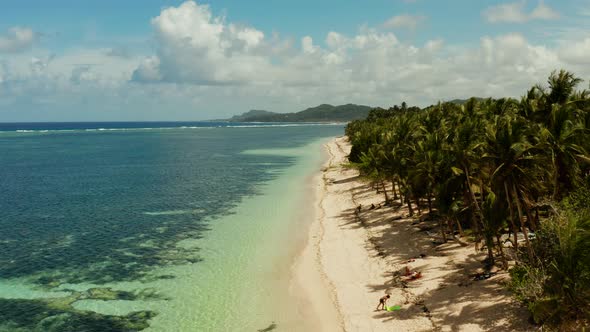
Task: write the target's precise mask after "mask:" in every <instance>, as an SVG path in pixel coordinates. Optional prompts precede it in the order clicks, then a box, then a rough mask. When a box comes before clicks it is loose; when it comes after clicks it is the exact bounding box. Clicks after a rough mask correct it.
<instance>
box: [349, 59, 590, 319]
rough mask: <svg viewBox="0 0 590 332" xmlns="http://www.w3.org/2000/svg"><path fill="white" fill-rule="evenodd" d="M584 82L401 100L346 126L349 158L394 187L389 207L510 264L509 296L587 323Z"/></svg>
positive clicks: (588, 104)
mask: <svg viewBox="0 0 590 332" xmlns="http://www.w3.org/2000/svg"><path fill="white" fill-rule="evenodd" d="M580 83H581V80H580V79H579V78H577V77H575V76H574V75H573V74H572V73H570V72H567V71H563V70H561V71H559V72H553V73H552V74H551V75H550V77H549V79H548V86H546V87H544V86H540V85H538V86H534V87H532V88H531V89H530V90H528V91H527V92H526V94H525V95H524V96H523V97H522V98H520V100H515V99H510V98H502V99H475V98H472V99H470V100H468V101H467V102H465V103H453V102H449V103H439V104H437V105H433V106H429V107H426V108H424V109H420V108H418V107H408V106H407V105H406V104H405V103H404V104H402V105H401V107H399V106H394V107H392V108H390V109H380V108H378V109H373V110H371V112H370V113H369V115H368V117H367V118H366V119H365V120H359V121H353V122H351V123H349V125H348V126H347V128H346V135H347V136H348V137H349V139H350V141H351V143H352V150H351V154H350V156H349V159H350V161H351V162H352V163H353V164H354V165H356V166H357V167H358V168H359V170H360V171H361V174H363V175H365V176H367V177H369V178H371V179H372V180H373V181H374V182H375V183H376V184H378V185H379V186H381V187H382V188H383V189H385V188H393V189H392V190H391V191H390V193H388V192H387V191H385V190H384V193H385V195H386V196H385V199H386V200H389V198H390V197H393V198H394V199H395V200H397V199H399V201H397V202H401V203H402V204H404V206H407V208H408V210H409V214H410V215H414V214H415V213H416V212H418V213H421V212H422V209H424V210H427V211H428V212H429V213H431V214H433V215H436V216H437V218H435V220H438V221H439V226H440V227H439V228H440V235H441V237H442V238H443V241H447V239H449V238H456V234H460V235H469V236H472V237H473V239H474V240H475V243H476V249H477V250H485V251H486V252H487V259H486V261H485V263H486V266H487V267H488V268H491V267H492V266H494V265H498V266H499V267H501V268H504V269H508V268H509V266H511V265H515V266H514V267H512V268H510V271H511V275H512V276H513V278H512V289H513V290H514V291H515V293H516V294H517V296H518V297H519V298H520V299H521V300H522V301H523V302H525V303H526V304H527V306H528V308H529V309H530V310H531V313H532V315H533V318H534V319H535V321H536V322H537V323H550V324H553V325H554V326H555V325H558V324H562V325H561V326H564V325H563V324H566V322H569V323H568V324H571V322H577V324H583V323H584V322H587V319H588V317H589V309H590V250H589V249H590V248H589V247H590V233H589V232H590V190H589V189H588V188H590V177H589V174H590V163H589V161H590V159H589V157H588V151H590V135H589V130H588V128H589V124H590V91H588V90H576V88H577V86H578V85H579V84H580ZM391 183H393V186H390V184H391ZM388 190H389V189H388ZM391 204H394V202H391ZM416 210H417V211H416ZM465 233H467V234H465ZM480 246H481V248H480ZM484 248H485V249H484ZM514 262H515V264H514Z"/></svg>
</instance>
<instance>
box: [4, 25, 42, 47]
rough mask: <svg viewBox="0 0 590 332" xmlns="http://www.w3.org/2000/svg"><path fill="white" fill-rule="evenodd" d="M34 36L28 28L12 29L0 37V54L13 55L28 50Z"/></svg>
mask: <svg viewBox="0 0 590 332" xmlns="http://www.w3.org/2000/svg"><path fill="white" fill-rule="evenodd" d="M35 38H36V35H35V33H34V32H33V30H31V29H30V28H23V27H12V28H10V29H8V32H7V33H5V34H4V35H0V53H3V52H4V53H15V52H21V51H24V50H27V49H30V48H31V46H32V45H33V42H34V41H35Z"/></svg>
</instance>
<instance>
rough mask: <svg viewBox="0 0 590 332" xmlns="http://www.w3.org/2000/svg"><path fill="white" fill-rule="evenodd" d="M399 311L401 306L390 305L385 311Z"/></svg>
mask: <svg viewBox="0 0 590 332" xmlns="http://www.w3.org/2000/svg"><path fill="white" fill-rule="evenodd" d="M401 309H402V306H401V305H392V306H390V307H387V308H386V309H385V310H387V311H390V312H391V311H398V310H401Z"/></svg>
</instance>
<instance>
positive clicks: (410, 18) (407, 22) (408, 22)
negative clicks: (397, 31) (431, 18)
mask: <svg viewBox="0 0 590 332" xmlns="http://www.w3.org/2000/svg"><path fill="white" fill-rule="evenodd" d="M425 20H426V16H422V15H408V14H403V15H397V16H393V17H392V18H390V19H388V20H387V21H385V23H383V26H384V27H385V28H407V29H412V30H413V29H416V27H418V25H419V24H421V23H422V22H424V21H425Z"/></svg>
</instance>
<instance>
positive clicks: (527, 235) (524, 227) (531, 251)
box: [512, 183, 533, 261]
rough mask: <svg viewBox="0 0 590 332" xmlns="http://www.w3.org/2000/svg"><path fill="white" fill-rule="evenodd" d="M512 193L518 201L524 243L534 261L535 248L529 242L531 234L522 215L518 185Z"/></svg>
mask: <svg viewBox="0 0 590 332" xmlns="http://www.w3.org/2000/svg"><path fill="white" fill-rule="evenodd" d="M512 193H513V195H514V200H515V201H516V208H517V209H518V218H519V219H520V227H521V229H522V233H523V234H524V241H525V242H526V246H527V250H528V254H529V259H530V260H531V261H532V260H533V247H531V242H530V241H529V232H528V231H527V226H526V225H525V223H524V218H523V215H522V209H521V208H520V202H519V197H518V192H517V191H516V185H514V183H513V184H512Z"/></svg>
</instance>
